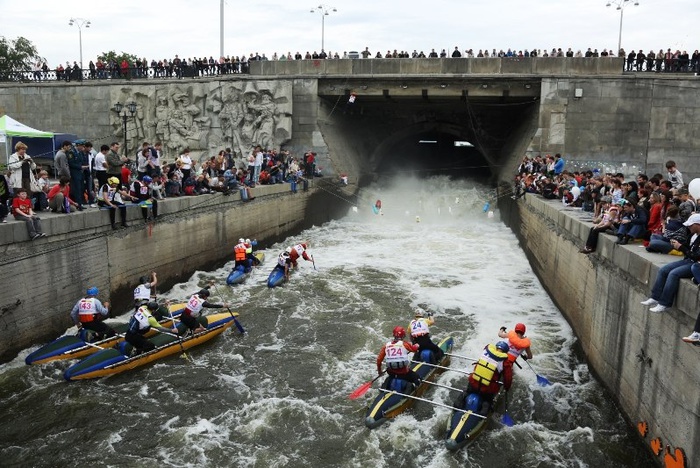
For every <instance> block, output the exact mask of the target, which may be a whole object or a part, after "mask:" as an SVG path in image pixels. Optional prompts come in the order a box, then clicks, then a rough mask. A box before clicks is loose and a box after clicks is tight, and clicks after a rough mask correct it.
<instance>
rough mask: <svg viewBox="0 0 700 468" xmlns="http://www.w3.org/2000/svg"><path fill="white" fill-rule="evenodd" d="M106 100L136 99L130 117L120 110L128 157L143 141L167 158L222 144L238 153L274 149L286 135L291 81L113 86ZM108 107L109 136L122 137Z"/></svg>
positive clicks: (201, 153) (211, 151)
mask: <svg viewBox="0 0 700 468" xmlns="http://www.w3.org/2000/svg"><path fill="white" fill-rule="evenodd" d="M111 99H112V104H114V103H116V102H120V103H122V104H123V105H124V106H125V107H126V104H127V103H129V102H132V101H133V102H135V103H136V112H135V114H134V115H133V116H132V115H131V114H130V113H129V112H128V111H126V112H127V125H126V127H127V138H128V141H127V144H128V153H129V155H135V154H136V151H137V150H138V149H139V148H140V147H141V143H143V142H144V141H148V142H150V143H151V144H153V143H154V142H156V141H161V142H162V143H163V151H164V153H165V157H166V159H170V160H172V159H173V158H175V157H176V156H177V155H178V154H180V153H182V150H183V149H184V148H189V149H190V151H191V156H193V157H196V158H198V159H199V160H202V159H204V158H206V157H210V156H214V155H216V154H217V153H218V151H219V150H221V149H224V148H227V147H230V148H231V149H232V150H233V153H234V154H235V155H236V156H238V157H244V156H247V155H248V154H249V153H250V152H251V149H252V146H254V145H260V146H262V147H263V148H269V149H272V148H279V147H280V145H282V144H284V143H286V142H287V141H288V140H289V139H290V138H291V135H292V119H291V115H292V83H291V81H278V80H270V81H239V82H229V81H226V82H209V83H182V82H178V83H168V84H161V85H146V86H141V85H138V84H135V85H133V86H119V87H117V86H115V87H113V88H112V90H111ZM112 110H113V111H112V112H111V125H112V127H113V129H114V135H115V137H117V140H118V141H123V140H124V133H123V121H122V117H121V116H118V115H117V113H116V112H114V108H113V107H112ZM123 112H125V111H122V113H123Z"/></svg>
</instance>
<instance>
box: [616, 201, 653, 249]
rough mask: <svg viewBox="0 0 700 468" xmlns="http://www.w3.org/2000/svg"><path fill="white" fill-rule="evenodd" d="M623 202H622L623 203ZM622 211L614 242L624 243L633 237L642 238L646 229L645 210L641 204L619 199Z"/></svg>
mask: <svg viewBox="0 0 700 468" xmlns="http://www.w3.org/2000/svg"><path fill="white" fill-rule="evenodd" d="M623 202H624V203H623ZM620 203H622V213H621V220H620V227H619V228H618V230H617V242H615V243H616V244H620V245H625V244H627V243H628V242H629V241H631V240H634V239H640V238H643V237H644V236H645V234H646V231H647V218H648V216H647V212H646V210H645V209H644V208H642V207H641V206H638V205H635V204H632V203H630V202H629V201H627V200H624V199H622V200H620Z"/></svg>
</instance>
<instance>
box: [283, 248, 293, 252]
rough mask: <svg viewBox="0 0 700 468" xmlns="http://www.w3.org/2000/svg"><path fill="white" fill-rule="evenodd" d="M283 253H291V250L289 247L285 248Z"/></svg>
mask: <svg viewBox="0 0 700 468" xmlns="http://www.w3.org/2000/svg"><path fill="white" fill-rule="evenodd" d="M284 251H285V252H287V253H292V248H291V247H287V248H286V249H284Z"/></svg>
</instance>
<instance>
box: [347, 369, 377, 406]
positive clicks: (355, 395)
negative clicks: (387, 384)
mask: <svg viewBox="0 0 700 468" xmlns="http://www.w3.org/2000/svg"><path fill="white" fill-rule="evenodd" d="M382 375H384V372H382V373H381V374H379V375H378V376H376V377H375V378H373V379H372V380H370V381H369V382H365V383H363V384H362V385H360V386H359V387H357V388H356V389H355V391H354V392H352V393H351V394H350V396H349V398H350V399H351V400H357V399H358V398H360V397H361V396H362V395H364V394H365V393H367V390H369V388H370V387H371V386H372V384H373V383H374V382H375V381H376V380H377V379H378V378H379V377H381V376H382Z"/></svg>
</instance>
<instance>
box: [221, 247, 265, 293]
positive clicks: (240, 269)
mask: <svg viewBox="0 0 700 468" xmlns="http://www.w3.org/2000/svg"><path fill="white" fill-rule="evenodd" d="M253 255H254V256H255V258H257V259H258V263H257V264H258V265H260V264H262V263H263V262H264V261H265V254H264V253H262V252H255V253H254V254H253ZM252 272H253V267H252V266H250V267H247V268H246V267H244V266H243V265H238V266H237V267H234V268H233V269H232V270H231V273H229V274H228V277H227V278H226V284H228V285H229V286H230V285H232V284H241V283H243V282H244V281H245V280H246V279H247V278H248V277H249V276H250V274H251V273H252Z"/></svg>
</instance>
